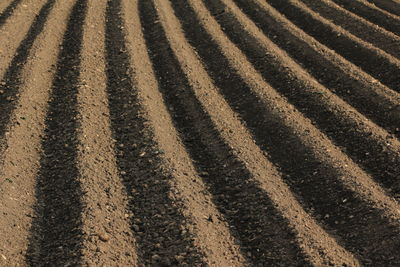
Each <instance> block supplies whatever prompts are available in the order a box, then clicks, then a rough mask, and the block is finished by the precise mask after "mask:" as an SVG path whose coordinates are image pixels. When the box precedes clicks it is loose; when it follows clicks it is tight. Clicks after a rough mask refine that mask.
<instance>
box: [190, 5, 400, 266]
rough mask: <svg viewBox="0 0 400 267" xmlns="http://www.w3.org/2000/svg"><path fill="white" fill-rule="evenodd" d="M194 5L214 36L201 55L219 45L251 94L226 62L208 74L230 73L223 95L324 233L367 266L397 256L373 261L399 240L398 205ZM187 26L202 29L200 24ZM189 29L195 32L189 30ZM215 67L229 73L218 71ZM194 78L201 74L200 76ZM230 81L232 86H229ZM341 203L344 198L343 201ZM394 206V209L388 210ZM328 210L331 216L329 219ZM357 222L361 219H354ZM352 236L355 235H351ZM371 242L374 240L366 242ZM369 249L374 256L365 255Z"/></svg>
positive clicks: (219, 64)
mask: <svg viewBox="0 0 400 267" xmlns="http://www.w3.org/2000/svg"><path fill="white" fill-rule="evenodd" d="M191 4H192V5H193V6H195V7H196V8H195V9H196V10H197V15H198V16H199V18H200V20H201V22H202V25H203V27H204V28H205V29H206V30H207V31H208V32H210V33H212V34H211V35H212V37H207V36H198V40H202V41H200V43H201V45H200V44H199V45H197V46H196V50H197V52H198V53H202V54H206V53H207V52H205V51H215V50H216V49H215V48H214V49H210V47H215V45H211V46H208V47H206V46H205V44H203V42H205V41H204V40H207V39H208V40H215V41H216V42H217V43H218V45H219V46H220V47H221V49H222V50H223V51H224V54H225V55H226V56H227V57H228V59H229V61H230V62H229V64H228V65H232V66H233V67H234V68H235V69H236V70H237V71H238V72H239V73H240V76H241V77H242V78H243V79H244V80H245V81H246V83H247V84H248V85H249V87H250V89H249V90H251V91H247V90H245V89H246V84H243V83H242V84H240V82H241V81H240V79H239V80H238V79H235V75H234V71H233V72H232V71H231V70H230V69H229V66H228V65H227V64H226V63H224V62H223V61H217V62H218V63H216V62H212V63H210V64H208V68H209V70H212V71H213V72H216V73H215V74H214V75H213V78H214V80H215V81H216V82H218V80H219V79H220V77H221V76H226V75H224V72H228V73H229V77H226V80H225V82H226V85H225V86H219V88H220V90H222V92H223V93H224V95H225V97H227V98H228V99H229V101H230V103H231V106H232V108H234V109H235V110H236V111H237V112H239V113H240V114H241V115H242V116H243V119H244V120H245V121H246V123H247V125H248V126H249V128H250V129H252V131H253V132H254V134H255V137H256V141H258V143H259V144H260V146H262V147H263V150H265V151H267V152H269V153H271V155H270V159H271V160H272V161H274V162H276V163H277V164H278V165H280V166H281V167H282V168H281V171H282V172H284V173H285V176H284V177H285V179H286V180H287V181H288V182H290V183H291V188H292V189H293V190H294V191H295V192H296V193H298V194H299V195H300V199H301V200H302V203H304V204H305V205H306V207H307V208H308V209H309V210H310V211H312V212H313V213H314V212H315V213H316V214H315V215H316V218H317V219H318V220H319V221H320V222H323V224H324V228H325V229H327V230H329V231H330V232H331V231H333V232H335V235H338V234H339V236H340V237H341V238H340V242H341V244H344V245H345V246H346V248H348V249H349V250H351V251H353V252H354V253H357V254H358V253H359V248H360V247H362V248H363V250H362V251H363V252H362V254H361V255H359V256H360V257H361V258H362V260H363V261H365V262H368V261H369V260H370V258H371V260H373V261H374V262H379V261H381V260H382V259H384V258H385V257H387V256H388V255H392V254H395V253H393V252H394V250H395V248H396V246H398V243H399V239H398V238H394V239H392V240H391V241H390V242H391V244H390V245H388V246H387V247H386V248H385V249H382V254H386V256H383V257H381V255H373V256H372V257H371V252H372V251H375V249H376V243H375V242H379V243H380V242H383V239H382V235H381V234H383V233H386V234H388V235H398V234H397V233H398V217H399V212H398V203H396V202H395V201H394V200H393V199H391V198H389V197H387V196H386V195H385V193H384V192H383V190H382V189H381V188H380V187H379V186H377V185H376V184H375V183H374V182H373V181H372V179H371V177H369V176H368V175H367V174H366V173H364V172H363V171H362V170H361V169H360V168H359V167H358V166H357V165H356V164H354V162H352V161H351V160H350V159H349V158H348V157H347V156H346V155H345V154H343V153H342V152H341V151H340V150H339V149H338V148H337V147H335V146H334V145H333V144H332V143H331V142H330V141H329V140H328V139H327V138H326V137H325V136H324V135H322V134H321V133H320V132H319V131H318V129H315V127H313V126H312V125H311V124H310V122H309V121H308V120H305V119H304V117H303V116H302V115H301V114H299V113H298V112H296V110H295V109H293V107H291V106H290V105H288V104H287V103H286V101H285V100H284V99H282V97H280V96H279V95H278V94H277V93H276V91H275V90H273V89H272V88H271V87H270V86H269V85H268V84H266V83H265V82H264V81H263V80H262V77H261V76H260V75H259V74H258V73H257V71H256V70H254V68H253V67H252V66H251V65H250V63H249V62H248V61H247V60H246V58H245V57H244V55H243V54H241V52H240V51H239V50H238V49H237V48H236V47H235V46H233V45H232V44H231V43H230V42H229V40H227V38H226V36H224V33H223V32H222V31H221V29H220V28H219V26H218V24H217V23H216V21H215V20H214V19H213V18H212V17H211V16H210V14H209V13H208V11H207V10H206V9H205V7H204V6H202V5H201V4H200V3H198V2H197V1H193V2H191ZM185 12H188V11H185ZM215 13H218V12H215ZM207 14H208V15H207ZM187 17H188V18H192V17H196V15H195V14H187ZM187 24H188V25H191V27H194V26H193V25H196V27H195V28H198V27H199V26H198V25H197V24H196V23H195V21H190V22H187ZM186 29H188V30H189V31H190V27H187V28H186ZM197 32H200V33H201V32H203V31H197ZM199 35H201V34H199ZM203 35H204V34H203ZM224 39H225V40H224ZM196 42H199V41H196ZM200 51H201V52H200ZM216 57H218V55H216V54H215V53H214V54H213V53H212V52H210V54H208V55H207V56H204V57H202V58H207V61H212V59H214V58H216ZM206 64H207V63H206ZM213 66H218V70H225V71H219V72H218V70H216V68H215V67H214V68H213ZM194 73H196V74H198V73H199V71H194ZM229 80H231V81H232V82H231V83H229ZM219 82H221V81H219ZM221 83H222V82H221ZM227 83H228V84H227ZM201 84H204V83H201ZM236 85H237V86H236ZM235 87H236V88H235ZM235 95H236V96H235ZM214 106H217V105H214ZM261 122H262V123H261ZM288 155H290V156H289V157H288ZM320 177H324V179H320ZM340 199H342V200H343V199H344V200H343V202H342V201H341V200H340ZM381 201H383V202H381ZM389 206H391V207H390V208H388V207H389ZM372 207H374V208H372ZM327 211H329V213H331V214H329V215H328V216H326V217H325V218H324V216H325V215H326V214H325V212H327ZM355 211H356V212H355ZM381 211H385V212H386V214H387V215H388V216H389V217H392V218H393V219H394V220H393V221H391V220H390V219H383V218H382V217H381V216H382V214H381ZM330 216H332V217H330ZM355 217H357V219H354V218H355ZM360 220H363V221H364V222H365V223H366V224H365V226H362V225H360V224H359V221H360ZM364 227H367V228H366V229H375V230H376V231H378V232H379V233H378V234H370V233H368V236H366V229H364V230H362V228H364ZM333 229H334V230H333ZM350 229H351V230H350ZM350 232H351V233H353V235H351V236H348V235H349V233H350ZM390 233H391V234H390ZM384 235H385V234H384ZM366 237H367V238H371V240H372V241H371V242H365V238H366ZM385 242H386V240H385ZM389 248H390V249H389ZM364 250H365V251H369V252H365V253H364ZM389 251H390V252H389ZM387 261H389V262H390V261H391V260H390V259H387ZM394 261H396V259H394ZM392 262H393V261H392Z"/></svg>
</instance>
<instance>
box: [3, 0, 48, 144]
mask: <svg viewBox="0 0 400 267" xmlns="http://www.w3.org/2000/svg"><path fill="white" fill-rule="evenodd" d="M54 2H55V0H49V1H47V3H46V4H45V5H44V6H43V7H42V9H41V10H40V12H39V14H38V15H36V17H35V20H34V21H33V23H32V26H31V27H30V29H29V31H28V33H27V34H26V37H25V38H24V40H23V41H22V42H21V44H20V46H19V47H18V49H17V51H16V52H15V56H14V58H13V60H12V62H11V64H10V67H9V68H8V69H7V71H6V74H5V75H4V78H3V80H2V81H1V82H0V106H1V112H0V137H3V136H4V134H5V131H6V130H7V125H8V123H9V121H10V117H11V115H12V113H13V112H12V111H13V110H14V109H15V106H16V104H17V102H18V97H19V94H18V93H19V87H20V85H21V74H22V70H23V67H24V65H25V63H26V61H27V59H28V56H29V53H30V51H31V48H32V46H33V43H34V42H35V40H36V37H37V36H38V35H39V34H40V33H41V32H42V30H43V27H44V25H45V23H46V20H47V16H48V15H49V13H50V11H51V9H52V8H53V5H54Z"/></svg>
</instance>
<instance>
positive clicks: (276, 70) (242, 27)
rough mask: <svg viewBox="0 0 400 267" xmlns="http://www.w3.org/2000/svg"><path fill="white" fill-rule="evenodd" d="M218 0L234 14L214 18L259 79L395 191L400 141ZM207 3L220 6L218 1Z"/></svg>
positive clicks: (231, 6)
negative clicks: (260, 75)
mask: <svg viewBox="0 0 400 267" xmlns="http://www.w3.org/2000/svg"><path fill="white" fill-rule="evenodd" d="M223 2H224V3H225V6H228V10H229V11H230V14H232V15H233V16H228V15H226V16H222V15H220V16H218V17H217V20H218V21H219V22H220V23H222V24H223V28H224V31H225V33H226V34H227V35H228V36H229V38H231V40H232V41H234V42H235V44H236V45H238V47H239V48H240V49H242V51H243V52H245V54H246V56H247V57H248V59H249V60H250V61H251V62H252V63H253V64H254V66H255V68H256V69H257V70H258V71H259V72H260V73H261V74H262V75H263V77H264V79H266V80H267V81H268V82H269V83H270V84H271V85H272V86H274V87H275V88H276V90H277V91H279V92H280V93H281V94H283V95H284V96H285V97H287V98H288V100H289V101H290V102H291V103H292V104H293V105H295V106H296V108H298V109H299V111H301V112H302V113H303V114H305V115H306V116H308V117H309V118H311V119H312V120H313V122H314V123H315V124H316V125H317V126H318V127H319V128H321V130H322V131H323V132H324V133H325V134H326V135H327V136H329V137H330V138H331V139H332V140H333V141H334V142H335V143H336V144H339V145H340V146H341V147H344V148H345V149H346V152H347V153H348V154H349V155H350V156H351V157H352V158H353V160H354V161H355V162H357V163H358V164H361V165H362V166H363V167H364V168H365V169H367V170H368V171H370V172H371V173H373V175H374V178H375V179H376V180H377V181H379V182H381V183H382V184H383V185H384V186H385V188H386V189H388V190H389V191H390V193H391V194H393V195H396V194H399V193H400V184H399V182H398V176H399V174H400V170H399V167H398V165H399V164H400V142H399V141H398V140H397V139H395V138H393V136H391V135H389V134H388V133H387V132H386V131H385V130H383V129H381V128H380V127H378V126H377V125H375V124H374V123H372V122H370V121H369V120H368V119H367V118H365V117H364V116H363V115H361V114H360V113H358V112H357V111H356V110H354V109H353V108H352V107H351V106H349V105H348V104H347V103H345V102H344V101H342V100H341V99H340V98H338V97H337V96H336V95H335V94H332V93H331V92H330V91H329V90H327V89H326V88H325V87H323V86H322V85H321V84H319V83H318V82H317V81H315V80H314V78H313V77H312V76H311V75H309V74H308V73H307V72H305V71H304V70H303V69H302V68H301V67H300V66H299V65H297V64H296V62H294V61H293V60H291V59H290V57H289V56H288V55H287V54H285V53H284V51H282V50H280V49H279V48H278V47H276V46H275V45H274V44H273V43H272V42H271V41H270V40H269V39H268V38H266V37H265V35H263V33H262V32H261V31H260V30H259V29H258V28H257V26H256V25H255V24H254V23H252V22H251V21H250V20H249V19H248V18H247V17H246V16H245V15H244V14H243V13H242V12H240V10H239V9H238V8H237V6H236V5H234V4H233V3H232V2H230V1H223ZM209 3H212V4H210V5H211V6H212V5H214V6H216V7H215V8H219V7H218V6H217V5H218V4H217V3H219V1H213V2H211V1H210V2H209ZM224 18H225V19H224ZM367 104H368V103H367ZM382 119H385V118H384V117H382ZM356 144H357V145H356ZM365 144H368V145H367V146H366V145H365Z"/></svg>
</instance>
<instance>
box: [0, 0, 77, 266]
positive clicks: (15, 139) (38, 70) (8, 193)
mask: <svg viewBox="0 0 400 267" xmlns="http://www.w3.org/2000/svg"><path fill="white" fill-rule="evenodd" d="M73 2H74V1H72V0H70V1H57V2H56V4H55V5H54V7H53V9H52V11H51V12H50V14H49V17H48V19H47V22H46V24H45V26H44V30H43V31H42V32H41V33H40V34H39V36H38V37H37V38H36V40H35V42H34V44H33V46H32V49H31V51H30V54H29V57H28V59H27V61H26V64H25V65H24V68H23V70H22V75H21V77H22V78H21V80H22V82H21V86H20V88H19V91H20V98H19V99H18V104H17V105H16V107H17V108H16V109H15V110H14V111H13V114H12V115H11V117H12V118H14V120H12V125H11V126H10V129H9V133H8V134H7V135H6V136H5V140H4V142H5V143H6V147H7V149H6V150H5V151H4V154H3V153H2V159H3V163H2V165H1V166H0V174H1V175H0V176H1V177H2V178H1V181H0V202H1V205H0V214H1V216H2V220H1V221H0V229H1V230H0V235H1V237H2V238H1V240H2V246H1V247H0V254H2V256H4V257H0V265H2V266H14V265H20V266H23V265H24V262H25V258H24V256H25V254H26V250H27V247H28V237H29V230H30V227H31V221H32V216H33V210H32V206H33V204H34V201H35V197H34V191H35V189H34V187H35V179H36V175H37V171H38V169H39V160H40V159H39V158H40V151H41V144H40V137H41V135H42V133H43V124H44V118H45V113H46V110H47V101H48V95H49V91H50V88H51V83H52V79H53V76H54V68H53V64H54V63H55V62H56V61H57V55H58V51H59V44H60V42H61V40H62V36H63V33H64V31H65V28H66V24H67V18H68V15H69V11H70V8H71V6H72V4H73Z"/></svg>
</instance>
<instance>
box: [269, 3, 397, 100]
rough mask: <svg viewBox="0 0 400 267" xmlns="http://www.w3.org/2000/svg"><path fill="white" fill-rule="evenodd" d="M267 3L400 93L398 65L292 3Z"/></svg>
mask: <svg viewBox="0 0 400 267" xmlns="http://www.w3.org/2000/svg"><path fill="white" fill-rule="evenodd" d="M268 3H269V4H271V5H272V6H273V7H275V8H276V9H277V10H278V11H279V12H281V13H282V14H283V15H285V16H286V17H287V18H288V19H290V20H291V21H292V22H293V23H294V24H296V25H297V26H298V27H300V28H301V29H303V30H304V31H305V32H307V33H308V34H310V35H311V36H313V37H314V38H315V39H317V40H318V41H319V42H321V43H323V44H324V45H326V46H327V47H329V48H331V49H332V50H334V51H336V52H337V53H339V54H340V55H342V56H343V57H345V58H346V59H348V60H350V61H351V62H353V63H354V64H356V65H358V66H360V68H362V69H363V70H364V71H366V72H368V73H369V74H371V75H372V76H374V77H375V78H376V79H378V80H379V81H381V82H382V83H383V84H385V85H387V86H388V87H390V88H392V89H393V90H396V91H398V92H400V80H399V79H398V77H400V68H398V66H396V65H395V64H393V63H392V62H389V61H388V60H387V59H384V58H383V57H381V56H380V55H378V54H376V53H375V52H373V51H372V50H370V49H368V48H367V47H364V46H362V45H360V44H358V43H357V42H356V41H354V40H352V39H350V38H348V37H346V36H344V35H340V34H337V32H336V31H335V30H333V29H332V28H330V27H329V26H327V25H324V24H323V23H322V22H320V21H318V20H317V19H315V18H313V17H312V16H311V15H310V14H309V13H307V12H305V11H303V10H302V9H300V8H298V7H296V6H295V5H294V4H292V3H291V2H290V1H289V0H270V1H268Z"/></svg>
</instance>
